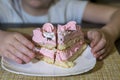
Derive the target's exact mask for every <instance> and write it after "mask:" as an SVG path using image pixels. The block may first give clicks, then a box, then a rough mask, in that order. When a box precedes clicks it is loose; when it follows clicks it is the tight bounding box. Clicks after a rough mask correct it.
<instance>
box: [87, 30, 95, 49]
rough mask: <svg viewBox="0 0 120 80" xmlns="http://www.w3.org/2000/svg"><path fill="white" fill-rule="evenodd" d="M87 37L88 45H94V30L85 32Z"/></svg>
mask: <svg viewBox="0 0 120 80" xmlns="http://www.w3.org/2000/svg"><path fill="white" fill-rule="evenodd" d="M87 38H88V40H90V46H91V47H93V46H94V32H93V31H92V30H90V31H88V32H87Z"/></svg>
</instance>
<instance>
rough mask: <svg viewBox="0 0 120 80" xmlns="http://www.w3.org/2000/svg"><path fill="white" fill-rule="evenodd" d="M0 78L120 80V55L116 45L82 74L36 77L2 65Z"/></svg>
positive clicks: (21, 30)
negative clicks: (16, 72)
mask: <svg viewBox="0 0 120 80" xmlns="http://www.w3.org/2000/svg"><path fill="white" fill-rule="evenodd" d="M33 29H34V28H19V29H18V28H13V29H9V30H10V31H18V32H22V33H26V34H32V30H33ZM113 46H114V45H113ZM0 80H120V55H119V53H118V51H117V49H116V48H115V46H114V51H113V52H111V53H110V55H109V56H108V57H107V58H106V59H104V60H103V61H97V63H96V66H95V67H94V69H92V70H91V71H89V72H86V73H84V74H81V75H76V76H68V77H34V76H24V75H17V74H13V73H10V72H7V71H5V70H3V69H2V68H1V67H0Z"/></svg>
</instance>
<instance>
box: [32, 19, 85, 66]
mask: <svg viewBox="0 0 120 80" xmlns="http://www.w3.org/2000/svg"><path fill="white" fill-rule="evenodd" d="M33 41H34V42H35V43H37V44H38V45H39V46H40V47H39V48H37V49H36V51H37V52H39V56H38V55H37V58H41V60H43V61H45V62H47V63H49V64H54V65H57V66H61V67H64V68H71V67H73V66H74V65H75V63H74V60H75V59H76V58H78V57H79V56H80V54H81V53H82V52H83V51H84V50H85V49H86V47H87V45H86V43H85V41H84V35H83V32H82V30H81V27H80V26H77V25H76V22H74V21H71V22H69V23H67V24H66V25H58V27H57V28H54V27H53V25H52V24H50V23H46V24H45V25H43V27H42V28H37V29H35V30H33Z"/></svg>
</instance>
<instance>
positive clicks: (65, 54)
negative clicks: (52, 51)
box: [56, 42, 83, 61]
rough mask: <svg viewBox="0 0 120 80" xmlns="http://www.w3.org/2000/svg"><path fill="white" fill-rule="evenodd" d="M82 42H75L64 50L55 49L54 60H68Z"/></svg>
mask: <svg viewBox="0 0 120 80" xmlns="http://www.w3.org/2000/svg"><path fill="white" fill-rule="evenodd" d="M82 45H83V44H81V43H80V42H79V43H76V44H75V45H74V46H73V47H71V48H70V49H68V50H65V51H59V50H57V53H56V61H64V60H68V59H69V58H70V57H71V56H73V55H74V54H75V52H76V51H78V50H79V49H80V48H81V47H82Z"/></svg>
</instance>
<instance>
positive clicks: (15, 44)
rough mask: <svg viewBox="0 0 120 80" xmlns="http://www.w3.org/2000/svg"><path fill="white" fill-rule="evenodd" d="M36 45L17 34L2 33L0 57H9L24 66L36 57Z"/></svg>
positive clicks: (0, 36) (0, 34)
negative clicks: (34, 49)
mask: <svg viewBox="0 0 120 80" xmlns="http://www.w3.org/2000/svg"><path fill="white" fill-rule="evenodd" d="M33 48H34V45H33V44H32V42H31V41H29V40H28V39H27V38H26V37H24V36H23V35H22V34H20V33H16V32H12V33H11V32H3V31H0V56H3V57H7V58H9V59H12V60H14V61H16V62H17V63H20V64H22V63H23V62H25V63H28V62H29V61H30V60H31V59H33V58H34V57H35V54H34V53H33V51H32V50H33Z"/></svg>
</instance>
